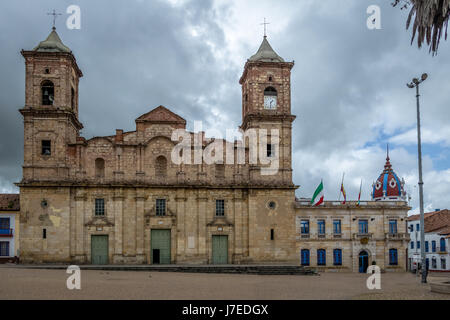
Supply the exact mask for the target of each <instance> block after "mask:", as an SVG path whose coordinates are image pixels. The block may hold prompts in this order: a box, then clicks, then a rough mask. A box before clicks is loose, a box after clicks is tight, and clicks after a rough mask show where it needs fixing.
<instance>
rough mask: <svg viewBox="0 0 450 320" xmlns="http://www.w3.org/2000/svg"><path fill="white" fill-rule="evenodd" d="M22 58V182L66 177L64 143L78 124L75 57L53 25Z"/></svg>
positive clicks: (75, 132)
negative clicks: (23, 86)
mask: <svg viewBox="0 0 450 320" xmlns="http://www.w3.org/2000/svg"><path fill="white" fill-rule="evenodd" d="M21 54H22V56H23V57H24V58H25V106H24V108H22V109H20V110H19V111H20V113H21V114H22V115H23V118H24V164H23V180H25V181H28V180H61V179H64V178H66V177H68V174H69V166H70V164H69V157H68V147H67V146H68V144H70V143H75V142H76V138H77V136H78V135H79V131H80V130H81V129H82V128H83V125H82V124H81V123H80V122H79V120H78V83H79V79H80V78H81V77H82V76H83V74H82V72H81V70H80V69H79V68H78V65H77V62H76V59H75V56H74V55H73V54H72V51H71V50H70V49H69V48H68V47H66V46H65V45H64V44H63V43H62V41H61V39H60V38H59V36H58V34H57V33H56V29H55V27H53V28H52V31H51V32H50V34H49V36H48V37H47V39H45V40H44V41H42V42H40V43H39V45H37V46H36V47H35V48H34V49H33V50H22V51H21Z"/></svg>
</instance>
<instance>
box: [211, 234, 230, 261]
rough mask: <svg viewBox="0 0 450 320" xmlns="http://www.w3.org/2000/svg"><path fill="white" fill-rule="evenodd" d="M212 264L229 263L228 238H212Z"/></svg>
mask: <svg viewBox="0 0 450 320" xmlns="http://www.w3.org/2000/svg"><path fill="white" fill-rule="evenodd" d="M212 263H213V264H227V263H228V236H212Z"/></svg>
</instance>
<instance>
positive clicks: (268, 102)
mask: <svg viewBox="0 0 450 320" xmlns="http://www.w3.org/2000/svg"><path fill="white" fill-rule="evenodd" d="M276 108H277V97H276V96H264V109H269V110H273V109H276Z"/></svg>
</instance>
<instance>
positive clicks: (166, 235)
mask: <svg viewBox="0 0 450 320" xmlns="http://www.w3.org/2000/svg"><path fill="white" fill-rule="evenodd" d="M150 241H151V252H150V254H151V261H152V264H170V230H160V229H152V234H151V240H150Z"/></svg>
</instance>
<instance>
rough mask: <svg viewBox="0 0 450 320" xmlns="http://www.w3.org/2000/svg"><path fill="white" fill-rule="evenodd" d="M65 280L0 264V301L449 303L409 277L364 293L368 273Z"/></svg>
mask: <svg viewBox="0 0 450 320" xmlns="http://www.w3.org/2000/svg"><path fill="white" fill-rule="evenodd" d="M68 277H69V274H67V273H66V272H65V270H41V269H28V268H21V267H14V266H1V267H0V284H1V285H0V299H87V300H91V299H148V300H156V299H157V300H161V299H163V300H165V299H176V300H178V299H194V300H196V299H205V300H206V299H207V300H236V299H237V300H241V299H252V300H253V299H254V300H268V299H275V300H277V299H283V300H284V299H293V300H298V299H376V300H379V299H426V300H429V299H431V300H441V299H450V295H445V294H438V293H432V292H430V289H429V285H423V284H421V283H420V279H419V278H418V277H417V276H415V275H413V274H411V273H383V274H381V290H369V289H367V287H366V280H367V277H368V275H365V274H358V273H331V272H329V273H322V274H320V275H319V276H299V275H245V274H236V275H234V274H202V273H174V272H147V271H102V270H82V271H81V290H68V289H67V287H66V280H67V278H68ZM439 279H440V280H442V278H439ZM435 280H438V278H437V277H430V278H429V281H430V282H431V281H435Z"/></svg>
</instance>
